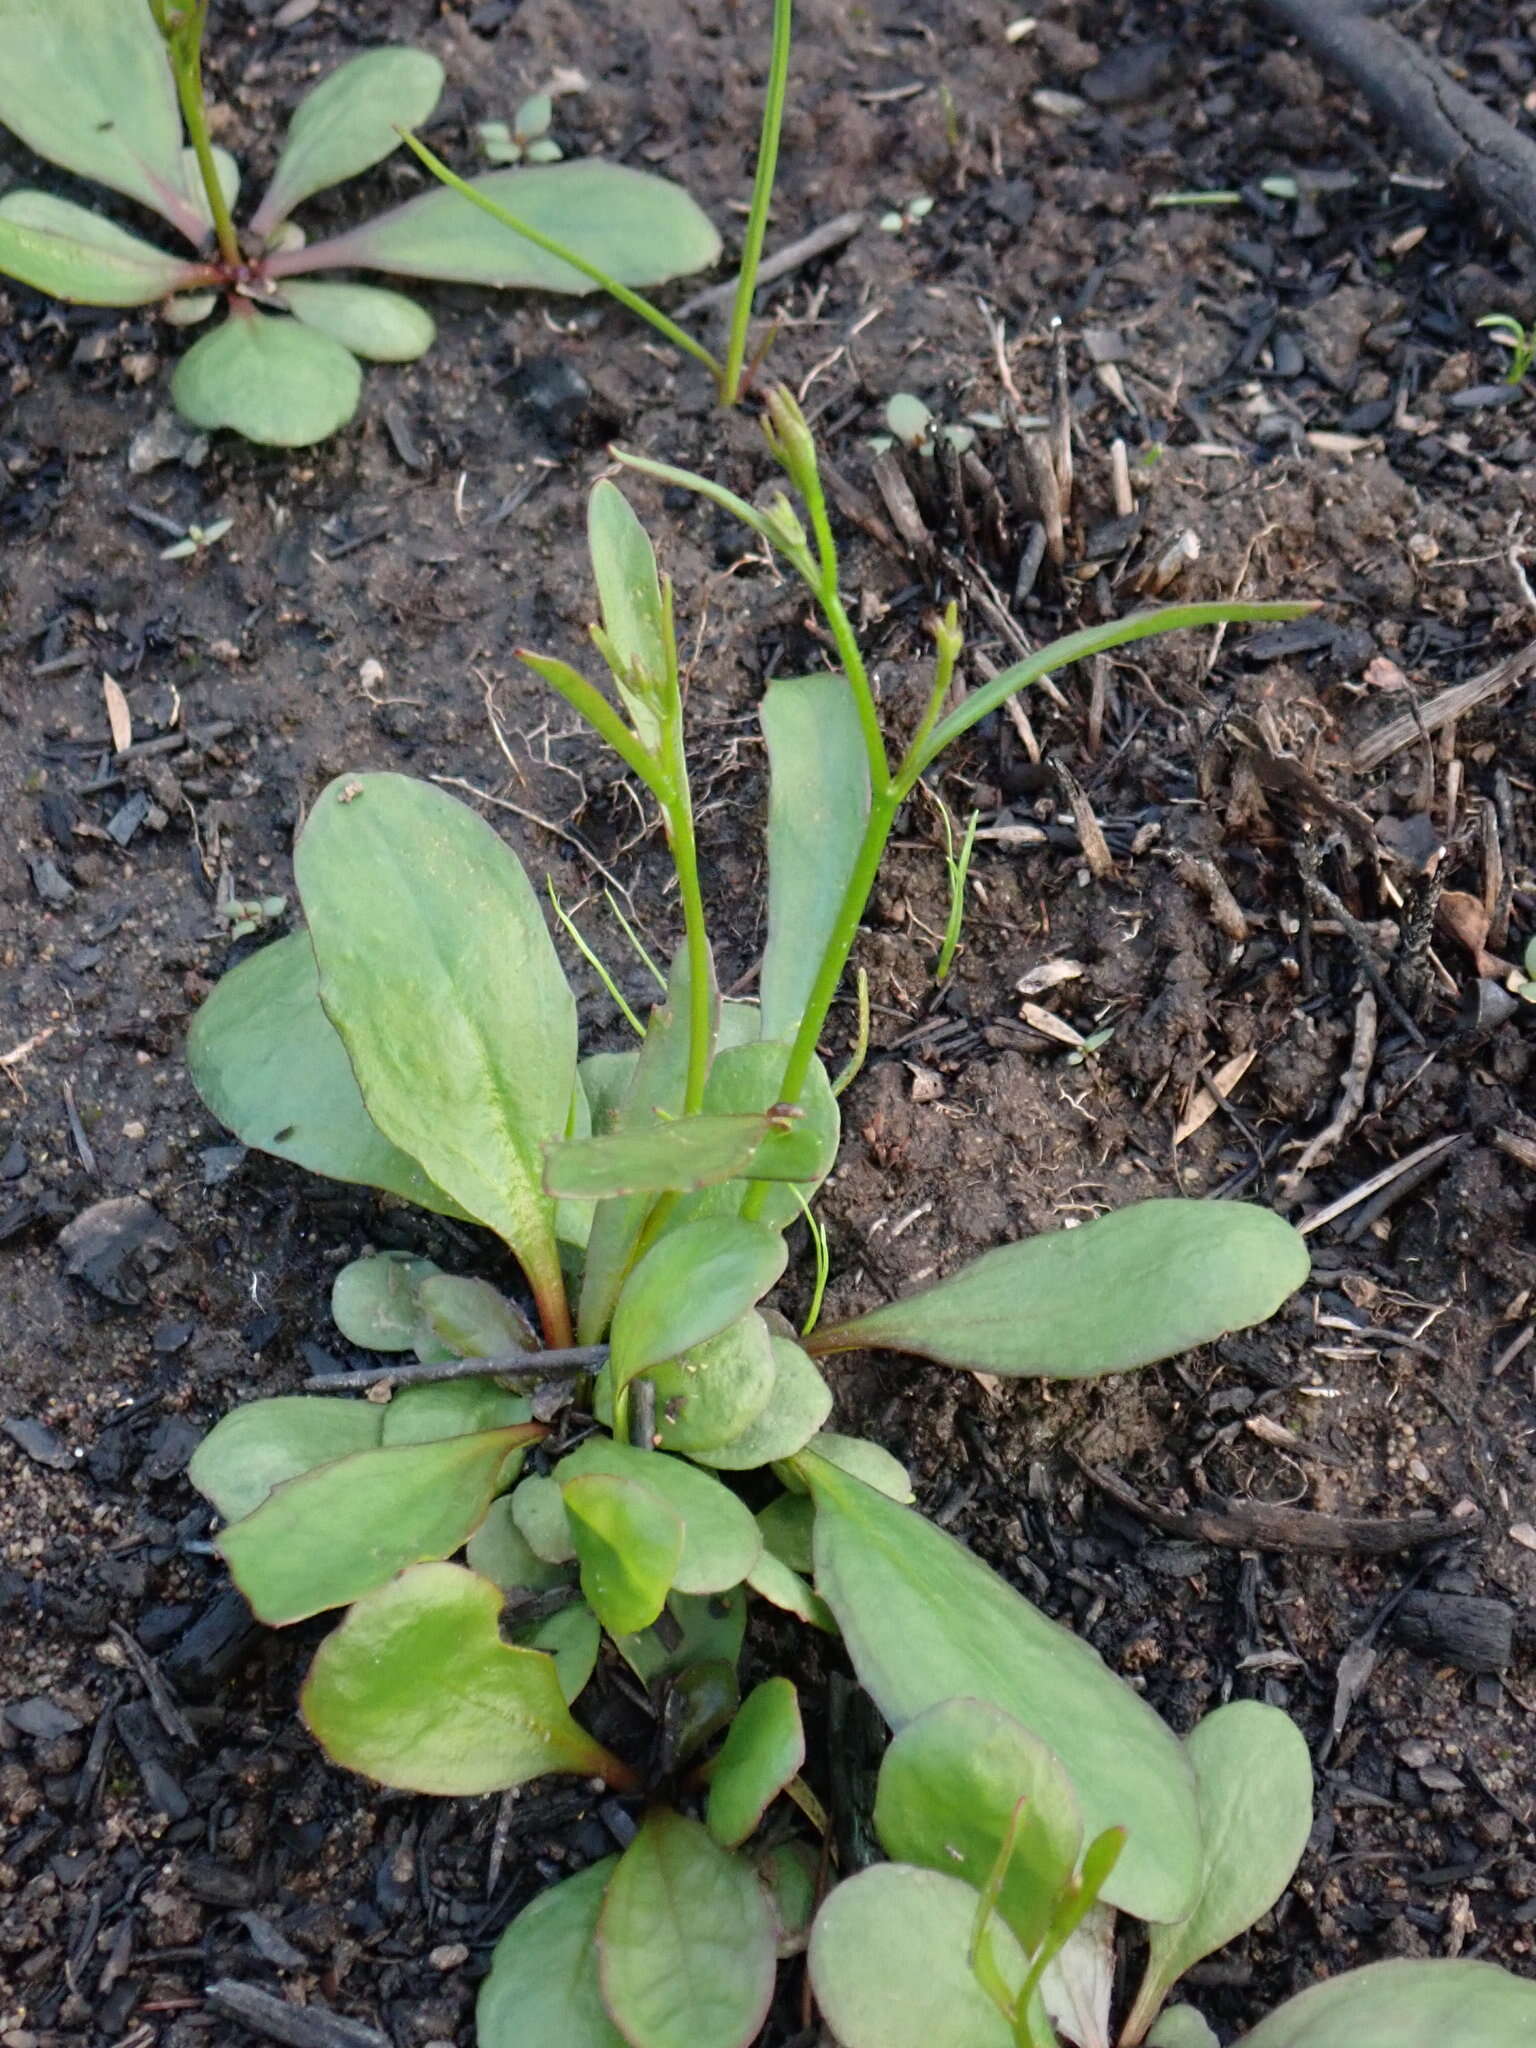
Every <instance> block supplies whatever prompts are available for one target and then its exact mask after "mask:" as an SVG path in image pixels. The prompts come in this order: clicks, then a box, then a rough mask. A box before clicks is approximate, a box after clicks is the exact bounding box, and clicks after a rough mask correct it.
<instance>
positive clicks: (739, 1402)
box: [645, 1310, 814, 1463]
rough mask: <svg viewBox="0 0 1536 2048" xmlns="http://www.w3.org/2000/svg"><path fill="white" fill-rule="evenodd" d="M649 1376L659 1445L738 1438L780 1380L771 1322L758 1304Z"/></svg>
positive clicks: (688, 1447)
mask: <svg viewBox="0 0 1536 2048" xmlns="http://www.w3.org/2000/svg"><path fill="white" fill-rule="evenodd" d="M807 1363H809V1361H807ZM813 1370H814V1368H813ZM645 1377H646V1378H647V1379H648V1380H649V1381H650V1383H651V1385H652V1386H653V1387H654V1388H655V1389H656V1444H657V1448H658V1449H659V1450H663V1451H677V1452H681V1453H683V1454H684V1455H686V1456H688V1457H692V1456H693V1455H694V1454H695V1453H696V1452H699V1451H707V1450H710V1449H712V1448H713V1447H715V1446H716V1445H719V1444H726V1443H731V1442H735V1441H737V1440H739V1438H740V1436H741V1433H742V1431H743V1430H745V1429H746V1428H747V1427H748V1425H749V1424H753V1423H755V1422H756V1420H757V1419H758V1418H759V1417H760V1416H761V1415H762V1413H763V1410H764V1407H765V1406H766V1404H767V1401H768V1399H769V1396H770V1395H771V1394H772V1392H773V1389H774V1386H775V1383H776V1374H775V1368H774V1361H773V1340H772V1338H771V1337H770V1336H769V1334H768V1325H767V1324H766V1323H765V1322H764V1321H763V1319H762V1317H761V1316H760V1315H758V1314H757V1312H756V1311H755V1310H753V1311H751V1312H749V1313H748V1314H747V1315H744V1316H743V1317H742V1318H741V1319H740V1321H739V1322H734V1323H732V1324H731V1326H730V1328H729V1329H725V1330H722V1331H721V1332H720V1334H719V1336H718V1337H709V1338H706V1340H705V1341H704V1343H702V1344H694V1345H692V1346H690V1348H689V1349H688V1350H687V1351H684V1352H683V1353H682V1354H681V1355H680V1356H679V1357H677V1358H674V1359H669V1360H668V1361H667V1363H666V1364H665V1365H657V1366H653V1367H652V1368H651V1370H650V1371H649V1372H648V1373H647V1374H646V1375H645ZM705 1462H706V1463H707V1462H708V1461H707V1459H706V1461H705Z"/></svg>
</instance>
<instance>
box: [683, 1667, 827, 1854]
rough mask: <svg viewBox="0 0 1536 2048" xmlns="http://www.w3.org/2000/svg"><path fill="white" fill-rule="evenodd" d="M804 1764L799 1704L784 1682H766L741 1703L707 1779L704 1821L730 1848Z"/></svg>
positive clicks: (740, 1839) (733, 1846)
mask: <svg viewBox="0 0 1536 2048" xmlns="http://www.w3.org/2000/svg"><path fill="white" fill-rule="evenodd" d="M804 1762H805V1729H804V1727H803V1726H802V1725H801V1721H800V1701H799V1699H798V1697H797V1696H796V1693H795V1688H794V1687H793V1685H791V1684H790V1682H789V1680H788V1679H787V1678H767V1679H764V1681H763V1683H762V1684H761V1685H759V1686H756V1687H754V1689H753V1690H752V1691H751V1692H749V1693H748V1694H747V1696H746V1698H745V1699H744V1700H743V1701H742V1703H741V1707H740V1710H739V1712H738V1713H737V1715H736V1718H735V1720H734V1721H733V1722H732V1723H731V1727H730V1733H729V1734H728V1735H727V1736H726V1738H725V1741H724V1743H723V1744H722V1745H721V1749H720V1754H719V1755H718V1756H717V1757H716V1758H715V1762H714V1768H713V1770H712V1771H711V1773H710V1779H709V1805H708V1808H707V1810H706V1812H705V1821H706V1823H707V1825H708V1828H709V1832H710V1833H711V1834H712V1835H713V1836H714V1838H715V1840H716V1841H717V1842H720V1843H723V1844H724V1846H725V1847H726V1848H727V1849H734V1848H736V1847H737V1846H738V1844H740V1843H742V1842H744V1841H745V1840H746V1839H747V1837H748V1835H750V1834H752V1833H753V1832H754V1830H755V1829H756V1827H757V1825H758V1822H759V1821H760V1820H761V1819H762V1817H763V1815H764V1814H765V1813H766V1812H767V1811H768V1808H769V1807H770V1806H771V1805H772V1804H773V1802H774V1800H775V1799H777V1798H778V1796H779V1794H780V1793H781V1792H782V1791H783V1790H784V1787H785V1786H786V1785H787V1784H788V1783H789V1781H790V1779H791V1778H793V1777H794V1775H795V1773H796V1772H797V1771H798V1770H799V1769H800V1766H801V1765H802V1764H803V1763H804Z"/></svg>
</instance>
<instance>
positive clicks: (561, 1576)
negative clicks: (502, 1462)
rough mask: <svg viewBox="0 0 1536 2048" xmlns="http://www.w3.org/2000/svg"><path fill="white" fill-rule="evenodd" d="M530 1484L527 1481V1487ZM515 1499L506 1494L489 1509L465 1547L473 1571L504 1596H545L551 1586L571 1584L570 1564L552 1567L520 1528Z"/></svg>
mask: <svg viewBox="0 0 1536 2048" xmlns="http://www.w3.org/2000/svg"><path fill="white" fill-rule="evenodd" d="M527 1484H528V1481H527V1480H526V1479H525V1480H524V1481H523V1485H524V1486H526V1485H527ZM519 1491H521V1488H519ZM512 1500H513V1496H512V1495H511V1494H510V1493H504V1494H502V1495H501V1496H500V1497H499V1499H496V1500H493V1501H492V1502H491V1504H490V1506H489V1507H488V1508H487V1509H486V1513H485V1520H484V1521H483V1522H482V1523H481V1524H480V1526H479V1528H478V1529H477V1530H476V1531H475V1533H474V1535H473V1536H471V1537H470V1539H469V1542H468V1543H467V1544H466V1545H465V1549H464V1556H465V1559H466V1560H467V1562H468V1564H469V1568H470V1570H471V1571H476V1572H479V1573H480V1574H481V1575H482V1576H483V1577H484V1578H487V1579H489V1580H491V1582H492V1583H493V1584H494V1585H497V1586H500V1588H501V1590H502V1591H503V1593H545V1592H548V1590H549V1588H550V1587H551V1586H564V1585H568V1584H569V1583H570V1580H571V1577H572V1573H571V1568H570V1565H569V1564H568V1563H567V1564H548V1563H546V1562H545V1560H544V1559H543V1558H542V1557H540V1556H539V1554H538V1552H537V1551H536V1550H534V1549H533V1547H532V1545H531V1544H530V1543H529V1541H528V1539H527V1537H526V1536H525V1535H524V1534H523V1532H522V1530H521V1529H519V1527H518V1526H517V1521H516V1519H515V1517H514V1515H513V1513H512Z"/></svg>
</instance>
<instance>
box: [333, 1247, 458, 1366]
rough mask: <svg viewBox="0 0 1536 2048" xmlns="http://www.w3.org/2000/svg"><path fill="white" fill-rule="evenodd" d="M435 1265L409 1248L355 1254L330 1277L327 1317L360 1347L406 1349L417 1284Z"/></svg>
mask: <svg viewBox="0 0 1536 2048" xmlns="http://www.w3.org/2000/svg"><path fill="white" fill-rule="evenodd" d="M438 1270H439V1269H438V1267H436V1266H435V1265H434V1264H433V1263H432V1261H431V1260H430V1259H413V1258H412V1257H411V1256H410V1255H409V1253H407V1252H370V1253H369V1254H368V1255H367V1256H366V1257H364V1258H361V1259H353V1260H351V1261H350V1263H349V1264H347V1265H345V1266H343V1267H342V1269H341V1271H340V1272H339V1273H338V1274H337V1275H336V1278H335V1279H334V1280H333V1281H332V1282H331V1321H332V1322H333V1323H334V1324H335V1325H336V1327H337V1329H338V1330H340V1332H341V1334H342V1335H343V1337H345V1338H346V1340H347V1342H348V1343H349V1344H357V1345H360V1346H361V1347H362V1349H363V1350H364V1351H409V1350H410V1349H411V1348H412V1347H413V1346H414V1344H415V1342H416V1329H417V1324H418V1322H419V1321H420V1312H419V1310H418V1309H417V1306H416V1283H417V1282H418V1280H425V1279H426V1278H427V1276H428V1275H429V1274H432V1273H435V1272H437V1271H438Z"/></svg>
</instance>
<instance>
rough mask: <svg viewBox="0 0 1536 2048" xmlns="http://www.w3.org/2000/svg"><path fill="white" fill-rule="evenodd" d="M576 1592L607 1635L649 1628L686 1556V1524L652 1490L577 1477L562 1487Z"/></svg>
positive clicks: (609, 1477) (600, 1477)
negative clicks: (578, 1588) (577, 1576)
mask: <svg viewBox="0 0 1536 2048" xmlns="http://www.w3.org/2000/svg"><path fill="white" fill-rule="evenodd" d="M560 1493H561V1498H562V1499H563V1500H564V1502H565V1512H566V1514H567V1515H568V1516H569V1518H570V1525H571V1540H572V1542H573V1543H574V1544H575V1545H576V1557H577V1560H578V1562H579V1563H580V1565H581V1590H582V1592H583V1594H584V1595H585V1596H586V1598H587V1601H588V1603H589V1604H590V1606H591V1608H592V1611H593V1613H594V1614H595V1615H596V1616H597V1618H598V1620H599V1621H600V1622H601V1623H602V1624H603V1627H604V1628H605V1629H607V1630H608V1632H609V1633H610V1635H630V1634H633V1633H634V1632H635V1630H637V1629H642V1628H649V1627H650V1625H651V1623H652V1622H653V1621H654V1620H655V1619H656V1617H657V1615H658V1614H660V1612H661V1610H662V1605H663V1603H664V1602H665V1600H666V1597H667V1594H668V1592H669V1591H670V1590H671V1587H672V1582H673V1579H674V1577H675V1575H676V1572H677V1565H678V1560H679V1558H681V1556H682V1554H683V1518H682V1516H681V1515H680V1514H679V1513H678V1512H677V1510H676V1508H674V1507H673V1506H671V1504H670V1503H669V1502H667V1501H666V1500H664V1499H663V1498H662V1496H661V1495H660V1494H659V1493H658V1492H657V1491H656V1489H655V1488H654V1487H652V1486H647V1485H645V1484H644V1482H643V1481H642V1480H639V1479H620V1478H618V1477H616V1476H615V1475H614V1474H613V1473H611V1472H587V1473H578V1474H577V1475H576V1476H575V1477H574V1478H572V1479H563V1480H562V1482H561V1486H560Z"/></svg>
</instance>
